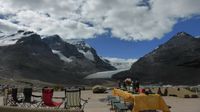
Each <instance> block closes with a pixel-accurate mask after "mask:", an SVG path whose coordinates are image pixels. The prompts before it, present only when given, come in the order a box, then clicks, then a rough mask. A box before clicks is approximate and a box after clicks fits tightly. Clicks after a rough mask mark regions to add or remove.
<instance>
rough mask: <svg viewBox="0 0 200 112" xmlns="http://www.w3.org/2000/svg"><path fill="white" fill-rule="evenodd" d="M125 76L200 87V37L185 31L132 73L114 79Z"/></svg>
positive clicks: (137, 65) (147, 57) (152, 54)
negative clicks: (198, 85) (199, 85)
mask: <svg viewBox="0 0 200 112" xmlns="http://www.w3.org/2000/svg"><path fill="white" fill-rule="evenodd" d="M122 74H126V75H122ZM125 77H132V78H137V79H139V80H141V82H148V83H164V84H190V85H194V84H199V83H200V38H195V37H193V36H191V35H189V34H187V33H185V32H180V33H177V34H176V35H175V36H173V37H172V38H171V39H170V40H169V41H167V42H166V43H164V44H163V45H160V46H159V47H158V48H157V49H155V50H153V51H152V52H150V53H148V54H146V55H145V56H144V57H142V58H140V59H139V60H138V61H137V62H136V63H134V64H133V65H132V67H131V69H130V70H129V71H126V72H122V73H119V74H117V75H115V76H114V78H117V79H119V78H120V79H121V78H125Z"/></svg>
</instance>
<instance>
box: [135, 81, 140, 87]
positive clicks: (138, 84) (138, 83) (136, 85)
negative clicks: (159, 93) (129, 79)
mask: <svg viewBox="0 0 200 112" xmlns="http://www.w3.org/2000/svg"><path fill="white" fill-rule="evenodd" d="M135 88H136V89H139V88H140V82H139V81H138V80H136V81H135Z"/></svg>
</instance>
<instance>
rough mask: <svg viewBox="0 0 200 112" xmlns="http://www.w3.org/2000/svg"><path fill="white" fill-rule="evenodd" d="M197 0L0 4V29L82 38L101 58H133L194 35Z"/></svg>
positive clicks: (3, 0)
mask: <svg viewBox="0 0 200 112" xmlns="http://www.w3.org/2000/svg"><path fill="white" fill-rule="evenodd" d="M199 6H200V0H0V31H1V32H3V33H13V32H16V31H17V30H21V29H23V30H30V31H34V32H37V33H38V34H41V35H54V34H58V35H60V36H61V37H62V38H63V39H86V41H87V42H88V43H89V44H90V45H91V46H92V47H94V48H95V49H96V50H97V52H98V54H99V55H101V56H103V57H117V58H126V59H128V58H134V59H138V58H139V57H141V56H143V55H145V54H146V53H148V52H150V51H151V50H152V49H154V48H155V47H157V46H158V45H160V44H162V43H164V42H165V41H167V40H168V39H169V38H170V37H171V36H173V35H174V34H176V33H177V32H179V31H185V32H188V33H190V34H191V35H200V34H199V30H198V29H200V28H199V25H200V23H199V18H200V17H199V15H200V7H199Z"/></svg>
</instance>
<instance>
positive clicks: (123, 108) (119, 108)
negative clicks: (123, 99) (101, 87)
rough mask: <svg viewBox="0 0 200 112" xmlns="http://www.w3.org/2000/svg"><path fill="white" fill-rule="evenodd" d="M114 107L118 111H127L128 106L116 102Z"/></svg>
mask: <svg viewBox="0 0 200 112" xmlns="http://www.w3.org/2000/svg"><path fill="white" fill-rule="evenodd" d="M114 109H115V110H116V112H126V111H127V110H128V107H127V106H126V105H125V104H124V103H114Z"/></svg>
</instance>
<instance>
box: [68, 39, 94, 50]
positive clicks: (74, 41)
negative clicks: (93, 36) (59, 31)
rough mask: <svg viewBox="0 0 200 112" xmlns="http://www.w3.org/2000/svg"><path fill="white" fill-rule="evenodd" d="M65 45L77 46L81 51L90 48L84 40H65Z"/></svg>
mask: <svg viewBox="0 0 200 112" xmlns="http://www.w3.org/2000/svg"><path fill="white" fill-rule="evenodd" d="M65 41H66V42H67V43H70V44H72V45H78V46H81V47H82V48H83V49H84V48H86V47H87V48H91V46H90V45H89V44H87V43H85V41H84V40H81V39H68V40H65Z"/></svg>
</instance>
